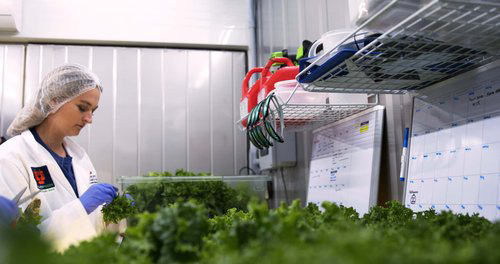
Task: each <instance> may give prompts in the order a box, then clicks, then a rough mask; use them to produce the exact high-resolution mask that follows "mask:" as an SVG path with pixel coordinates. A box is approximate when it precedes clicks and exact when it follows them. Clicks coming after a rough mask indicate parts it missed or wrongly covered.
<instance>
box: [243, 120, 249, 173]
mask: <svg viewBox="0 0 500 264" xmlns="http://www.w3.org/2000/svg"><path fill="white" fill-rule="evenodd" d="M247 122H248V121H247ZM246 135H247V138H246V143H247V166H246V167H247V175H248V174H250V171H249V170H248V169H250V138H249V136H248V128H247V133H246ZM243 168H244V167H243Z"/></svg>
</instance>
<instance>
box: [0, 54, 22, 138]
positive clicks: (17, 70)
mask: <svg viewBox="0 0 500 264" xmlns="http://www.w3.org/2000/svg"><path fill="white" fill-rule="evenodd" d="M23 74H24V46H22V45H0V136H3V137H5V138H6V131H7V128H8V127H9V125H10V123H11V122H12V120H14V117H15V116H16V114H17V112H19V110H21V106H22V98H23Z"/></svg>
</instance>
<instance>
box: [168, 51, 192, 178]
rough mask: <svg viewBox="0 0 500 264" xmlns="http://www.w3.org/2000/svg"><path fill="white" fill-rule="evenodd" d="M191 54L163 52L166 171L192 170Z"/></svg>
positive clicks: (186, 52) (185, 52)
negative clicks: (190, 143)
mask: <svg viewBox="0 0 500 264" xmlns="http://www.w3.org/2000/svg"><path fill="white" fill-rule="evenodd" d="M187 58H188V51H186V50H175V49H174V50H165V51H163V65H164V66H163V76H164V77H163V84H164V89H165V92H164V102H165V104H164V109H165V110H164V111H163V120H164V121H163V125H164V128H163V138H164V145H163V153H164V155H165V158H164V159H163V167H164V170H167V171H174V170H176V169H178V168H187V167H188V154H187V146H188V144H187V140H188V137H187V131H188V130H187V120H188V117H187V87H188V76H187V73H188V61H187Z"/></svg>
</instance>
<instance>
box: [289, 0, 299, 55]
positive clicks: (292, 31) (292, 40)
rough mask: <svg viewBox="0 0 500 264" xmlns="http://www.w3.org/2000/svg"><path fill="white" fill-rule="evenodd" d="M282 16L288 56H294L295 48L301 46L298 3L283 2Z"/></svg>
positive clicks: (292, 1) (295, 0)
mask: <svg viewBox="0 0 500 264" xmlns="http://www.w3.org/2000/svg"><path fill="white" fill-rule="evenodd" d="M284 10H286V14H285V15H284V21H285V23H284V24H285V28H286V43H287V46H286V48H287V49H288V51H289V53H290V54H295V53H296V51H297V48H298V47H299V46H300V45H302V40H303V36H302V32H303V30H302V29H301V27H302V25H301V24H300V22H301V18H300V1H299V0H287V1H284Z"/></svg>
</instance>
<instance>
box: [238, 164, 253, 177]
mask: <svg viewBox="0 0 500 264" xmlns="http://www.w3.org/2000/svg"><path fill="white" fill-rule="evenodd" d="M244 169H247V175H250V171H251V172H252V173H253V174H252V175H256V174H257V173H255V171H254V170H253V169H252V168H250V167H248V166H244V167H241V169H240V171H239V172H238V175H241V171H243V170H244Z"/></svg>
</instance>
